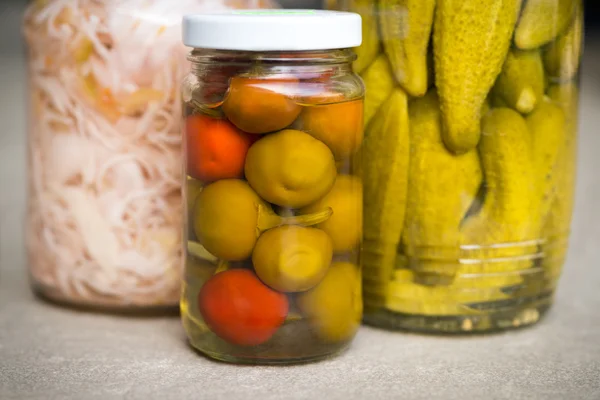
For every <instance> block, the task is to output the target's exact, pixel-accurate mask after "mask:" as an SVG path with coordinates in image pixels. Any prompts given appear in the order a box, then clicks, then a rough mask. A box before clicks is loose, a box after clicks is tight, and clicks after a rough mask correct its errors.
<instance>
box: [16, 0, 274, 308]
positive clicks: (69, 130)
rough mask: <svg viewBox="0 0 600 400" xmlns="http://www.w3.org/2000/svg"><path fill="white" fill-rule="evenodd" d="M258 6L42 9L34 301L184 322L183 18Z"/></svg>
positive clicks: (137, 2)
mask: <svg viewBox="0 0 600 400" xmlns="http://www.w3.org/2000/svg"><path fill="white" fill-rule="evenodd" d="M267 5H269V4H267V2H265V1H255V0H248V1H246V0H237V1H229V0H222V1H221V0H217V1H210V2H209V1H205V0H177V1H169V0H107V1H97V0H37V1H34V2H32V3H31V5H30V6H29V8H28V9H27V11H26V15H25V19H24V25H23V31H24V36H25V39H26V41H27V45H28V50H29V52H28V55H29V59H28V70H29V101H30V109H29V121H28V124H29V139H28V140H29V145H28V147H29V149H28V153H29V154H28V159H29V162H28V170H29V171H28V172H29V189H28V191H29V198H28V214H27V249H28V258H29V273H30V277H31V282H32V285H33V288H34V290H35V291H36V292H37V293H39V294H41V295H43V296H44V297H46V298H48V299H52V300H55V301H59V302H61V303H67V304H72V305H82V306H91V307H94V308H107V309H112V310H142V309H155V308H163V307H171V308H173V309H175V310H176V307H177V304H178V299H179V293H180V280H181V275H182V273H181V271H182V265H181V264H182V255H181V228H180V225H181V175H182V174H181V168H180V164H181V160H180V158H181V157H180V154H181V132H180V122H181V121H180V119H181V118H180V116H181V108H180V107H181V103H180V101H179V83H180V81H181V79H182V78H183V76H185V74H186V73H187V62H186V60H185V55H186V49H185V47H184V46H183V45H182V44H181V40H180V35H181V34H180V32H181V18H182V16H183V13H184V11H185V12H190V11H192V12H199V13H200V12H205V11H215V10H223V9H228V8H231V7H243V6H246V7H249V6H250V7H256V6H267Z"/></svg>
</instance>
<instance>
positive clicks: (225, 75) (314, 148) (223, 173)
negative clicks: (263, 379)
mask: <svg viewBox="0 0 600 400" xmlns="http://www.w3.org/2000/svg"><path fill="white" fill-rule="evenodd" d="M323 37H327V39H325V40H323V39H322V38H323ZM184 42H185V43H186V45H188V46H190V47H193V48H194V50H193V51H192V52H191V53H190V56H189V60H190V61H191V62H192V73H191V74H190V75H189V76H188V77H187V78H186V79H185V80H184V83H183V89H182V92H183V101H184V118H185V123H184V126H185V133H184V136H185V142H186V144H185V149H186V150H185V154H186V163H185V164H186V168H185V170H186V184H185V192H186V199H187V207H186V213H185V214H186V229H185V235H186V236H187V247H186V256H187V258H186V270H185V278H184V289H183V292H182V298H181V314H182V318H183V325H184V327H185V330H186V332H187V334H188V337H189V340H190V342H191V344H192V346H193V347H194V348H196V349H197V350H199V351H200V352H202V353H204V354H206V355H208V356H210V357H213V358H216V359H219V360H224V361H230V362H240V363H262V364H281V363H294V362H302V361H311V360H318V359H321V358H324V357H326V356H330V355H334V354H337V353H339V352H340V351H342V350H343V349H345V348H346V347H347V346H348V345H349V343H350V341H351V340H352V338H353V336H354V334H355V332H356V330H357V329H358V326H359V324H360V320H361V317H362V300H361V288H360V284H361V281H360V264H359V249H360V242H361V229H362V183H361V180H360V178H359V177H358V176H357V171H358V162H359V161H358V158H357V157H356V154H358V151H359V148H360V146H361V143H362V137H363V129H362V128H363V120H362V117H363V95H364V89H363V85H362V82H361V80H360V78H359V77H358V76H357V75H355V74H353V73H352V70H351V62H352V61H353V60H354V58H355V55H354V53H353V52H352V50H351V49H350V48H351V47H353V46H355V45H357V44H358V43H360V17H359V16H358V15H357V14H351V13H335V12H326V11H298V10H296V11H289V12H276V13H272V12H271V13H269V12H264V13H259V14H254V13H251V12H237V13H236V12H233V13H230V14H222V15H206V16H189V17H186V18H185V19H184Z"/></svg>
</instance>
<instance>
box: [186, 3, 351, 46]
mask: <svg viewBox="0 0 600 400" xmlns="http://www.w3.org/2000/svg"><path fill="white" fill-rule="evenodd" d="M361 42H362V27H361V17H360V15H358V14H355V13H349V12H341V11H326V10H232V11H224V12H219V13H209V14H194V15H186V16H184V17H183V43H184V44H185V45H186V46H189V47H194V48H204V49H214V50H240V51H298V50H328V49H344V48H350V47H356V46H359V45H360V44H361Z"/></svg>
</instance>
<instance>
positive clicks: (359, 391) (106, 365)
mask: <svg viewBox="0 0 600 400" xmlns="http://www.w3.org/2000/svg"><path fill="white" fill-rule="evenodd" d="M3 4H5V3H3ZM8 15H9V16H10V15H12V17H14V18H18V17H19V15H18V13H13V14H10V13H9V14H8ZM5 17H6V14H5ZM12 17H10V18H7V19H6V20H5V21H4V22H6V23H7V24H8V25H12V26H13V27H15V29H16V26H17V25H18V19H17V20H16V21H17V22H15V20H14V19H13V18H12ZM0 37H2V40H1V41H0V46H4V45H5V44H7V43H8V44H9V45H11V46H12V47H11V49H12V50H10V49H9V50H7V49H6V48H2V49H1V50H2V52H0V121H1V124H2V127H1V129H0V194H1V196H0V239H1V240H0V399H44V400H52V399H61V400H62V399H77V400H80V399H90V400H91V399H103V400H104V399H211V400H212V399H261V400H269V399H313V398H314V399H332V400H334V399H427V400H430V399H512V400H517V399H528V400H529V399H561V400H563V399H573V400H575V399H586V400H597V399H600V267H599V265H598V260H599V259H600V246H598V242H599V241H600V214H599V212H598V209H597V205H598V204H600V172H599V171H600V153H599V150H600V135H599V134H598V133H597V132H598V130H599V129H600V73H598V72H597V71H600V41H592V40H590V41H588V45H587V54H586V59H585V66H584V71H585V73H584V80H583V106H582V110H581V111H582V127H581V141H580V164H579V176H578V179H579V180H578V189H577V205H576V212H575V217H574V224H573V237H572V245H571V250H570V254H569V258H568V262H567V267H566V273H565V275H564V277H563V279H562V283H561V285H560V287H559V292H558V296H557V303H556V305H555V307H554V308H553V309H552V311H551V313H550V314H549V315H548V317H547V318H546V319H544V320H543V321H542V322H541V323H539V324H538V325H537V326H535V327H533V328H529V329H526V330H522V331H518V332H509V333H504V334H496V335H491V336H475V337H466V338H465V337H457V338H451V337H450V338H448V337H435V336H419V335H412V334H400V333H392V332H386V331H382V330H377V329H372V328H367V327H364V328H362V329H361V330H360V332H359V334H358V336H357V338H356V341H355V342H354V344H353V346H352V348H351V349H350V350H349V351H348V352H346V353H345V354H343V355H342V356H340V357H338V358H336V359H332V360H329V361H324V362H321V363H316V364H309V365H302V366H295V367H239V366H230V365H225V364H221V363H215V362H211V361H208V360H207V359H205V358H202V357H200V356H198V355H197V354H196V353H194V352H192V351H191V350H190V349H189V348H188V347H187V345H186V341H185V337H184V333H183V330H182V328H181V326H180V323H179V320H178V319H177V318H156V319H150V318H145V319H144V318H133V319H132V318H124V317H115V316H106V315H93V314H86V313H78V312H74V311H72V310H66V309H61V308H58V307H54V306H51V305H48V304H45V303H43V302H40V301H37V300H36V299H34V297H33V296H32V294H31V292H30V290H29V288H28V282H27V278H26V275H25V270H26V265H25V259H24V252H23V224H22V221H23V218H24V199H25V185H24V183H25V180H24V167H25V158H24V156H25V130H24V121H25V110H24V107H23V104H24V103H25V100H24V71H23V66H24V65H23V59H22V56H21V53H20V52H19V51H18V43H17V45H15V43H13V42H12V41H11V40H7V39H6V36H4V34H2V35H0ZM15 46H16V47H15ZM15 49H16V50H15Z"/></svg>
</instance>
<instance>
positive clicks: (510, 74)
mask: <svg viewBox="0 0 600 400" xmlns="http://www.w3.org/2000/svg"><path fill="white" fill-rule="evenodd" d="M544 85H545V76H544V65H543V63H542V56H541V54H540V52H539V50H530V51H522V50H511V51H509V52H508V55H507V56H506V61H505V62H504V67H503V69H502V72H501V73H500V76H498V80H497V81H496V86H495V87H494V92H495V95H496V96H499V97H501V98H502V100H503V101H504V104H505V105H506V106H508V107H511V108H513V109H515V110H517V111H519V112H521V113H523V114H527V113H530V112H531V111H533V109H534V108H535V107H536V106H537V105H538V104H539V103H540V102H541V101H542V97H543V96H544ZM497 105H498V106H502V105H500V104H497Z"/></svg>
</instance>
